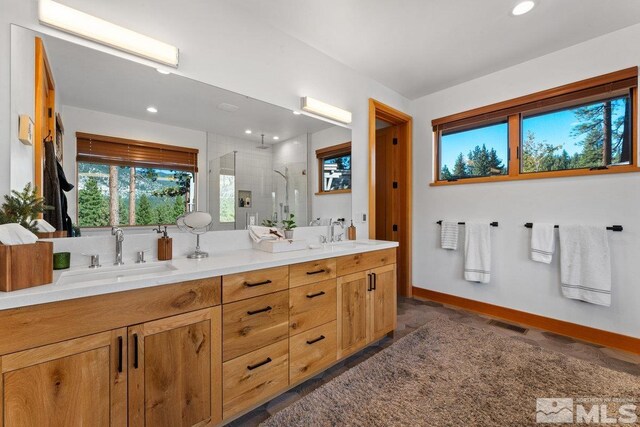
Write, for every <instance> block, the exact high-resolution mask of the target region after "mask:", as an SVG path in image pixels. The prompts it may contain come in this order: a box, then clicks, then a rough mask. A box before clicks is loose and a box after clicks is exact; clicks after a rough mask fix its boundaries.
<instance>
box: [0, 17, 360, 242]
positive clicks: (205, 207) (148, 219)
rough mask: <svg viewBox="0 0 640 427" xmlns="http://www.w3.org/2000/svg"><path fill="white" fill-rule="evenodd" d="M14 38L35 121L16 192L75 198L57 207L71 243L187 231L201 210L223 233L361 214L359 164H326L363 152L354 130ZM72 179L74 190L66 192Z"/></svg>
mask: <svg viewBox="0 0 640 427" xmlns="http://www.w3.org/2000/svg"><path fill="white" fill-rule="evenodd" d="M11 32H12V34H11V38H12V49H11V76H12V79H11V106H12V109H11V111H12V114H14V115H15V117H16V120H12V122H15V126H16V132H15V133H13V135H18V129H17V126H18V120H17V118H18V116H20V115H21V116H24V115H25V114H26V115H27V116H28V118H30V119H31V120H32V121H33V123H34V138H33V145H22V146H20V147H19V148H20V150H18V151H19V152H16V153H13V152H12V153H11V155H12V163H13V162H16V164H19V165H20V167H19V168H18V169H19V171H20V172H19V177H18V179H16V181H15V182H16V185H13V181H12V185H13V186H14V187H16V188H15V189H18V190H21V189H22V187H23V186H24V184H26V183H27V182H33V183H34V184H35V185H37V186H38V188H39V192H41V194H43V195H45V196H47V197H49V196H50V195H51V194H60V195H62V196H63V197H61V200H60V202H59V203H51V201H50V200H47V203H48V204H51V205H53V206H54V207H55V209H54V210H53V211H52V212H48V213H45V219H47V220H49V219H50V221H49V222H54V223H57V224H62V228H60V226H56V229H57V232H59V233H58V235H60V236H62V235H65V236H66V235H71V233H70V232H67V230H68V228H71V226H70V225H67V224H68V223H69V224H71V223H72V224H73V225H74V226H79V227H80V229H81V231H82V233H84V234H91V233H96V232H101V231H102V230H106V227H109V226H111V225H117V226H120V227H122V226H145V225H156V224H159V223H160V224H175V223H176V219H178V218H179V217H181V216H182V215H184V214H185V213H187V212H190V211H195V210H198V211H202V212H207V213H208V214H209V215H210V216H211V227H210V229H211V230H214V231H215V230H234V229H245V228H247V226H249V225H251V224H262V223H263V222H264V221H265V220H266V221H275V222H280V221H282V219H286V218H289V216H290V215H292V214H293V215H294V217H295V219H296V221H297V223H298V225H299V226H304V225H309V224H310V223H311V222H312V221H314V220H316V219H317V218H321V219H322V220H324V221H325V223H326V221H328V219H329V218H334V219H335V218H346V219H349V218H351V195H350V190H348V188H347V187H346V185H347V184H346V183H347V181H349V184H350V178H351V171H350V168H351V163H350V161H349V162H348V163H345V162H344V160H343V159H341V160H340V162H339V163H338V162H336V161H335V160H332V159H327V160H328V161H329V163H331V162H334V166H331V165H329V163H326V164H323V163H321V162H319V161H318V157H317V153H318V152H323V150H324V151H327V150H330V148H331V147H337V146H343V147H344V146H346V145H347V144H350V141H351V131H350V129H347V128H344V127H341V126H337V125H335V124H333V123H329V122H326V121H323V120H320V119H317V118H315V117H311V116H309V115H306V114H300V112H298V111H295V112H294V111H291V110H288V109H285V108H281V107H277V106H275V105H272V104H268V103H265V102H262V101H259V100H256V99H253V98H250V97H247V96H244V95H240V94H237V93H234V92H230V91H228V90H225V89H221V88H218V87H214V86H211V85H208V84H205V83H202V82H198V81H195V80H191V79H189V78H186V77H182V76H178V75H176V74H173V73H170V72H167V71H166V69H163V68H160V69H155V68H152V67H149V66H146V65H143V64H140V63H137V62H133V61H130V60H128V59H124V58H121V57H118V56H114V55H111V54H108V53H105V52H102V51H99V50H95V49H91V48H88V47H85V46H81V45H78V44H75V43H71V42H68V41H66V40H62V39H58V38H55V37H52V36H50V35H46V34H40V33H36V32H34V31H31V30H28V29H25V28H22V27H19V26H16V25H12V28H11ZM34 64H35V68H34ZM34 80H36V81H37V84H36V85H35V86H34V83H33V82H34ZM24 120H26V118H25V119H24ZM343 151H344V150H343ZM341 155H343V157H344V155H346V152H345V153H342V152H341ZM349 159H350V157H349ZM56 162H59V163H60V165H61V168H60V170H56V164H55V163H56ZM327 168H328V169H327ZM338 169H340V170H338ZM54 175H55V177H54ZM325 175H326V176H327V178H325ZM338 175H339V176H338ZM347 176H348V179H347ZM54 178H57V182H54V181H56V180H55V179H54ZM63 178H64V179H66V181H68V183H69V184H70V186H73V189H69V187H70V186H66V187H63V188H62V191H61V190H60V189H59V188H60V187H61V183H62V180H63ZM327 182H329V183H330V186H329V188H330V189H331V191H327V187H326V185H325V184H326V183H327ZM52 187H53V188H52ZM65 199H66V200H65ZM65 212H66V214H67V215H68V219H67V220H66V221H65V220H64V219H65V218H67V217H66V216H65ZM58 217H61V218H62V220H60V218H58ZM316 223H317V221H316Z"/></svg>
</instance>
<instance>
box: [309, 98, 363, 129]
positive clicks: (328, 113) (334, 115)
mask: <svg viewBox="0 0 640 427" xmlns="http://www.w3.org/2000/svg"><path fill="white" fill-rule="evenodd" d="M302 109H303V110H304V111H308V112H309V113H313V114H317V115H319V116H323V117H327V118H329V119H333V120H337V121H339V122H342V123H351V112H350V111H347V110H343V109H342V108H338V107H334V106H333V105H330V104H326V103H324V102H322V101H318V100H317V99H313V98H310V97H308V96H305V97H303V98H302Z"/></svg>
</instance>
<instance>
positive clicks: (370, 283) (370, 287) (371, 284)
mask: <svg viewBox="0 0 640 427" xmlns="http://www.w3.org/2000/svg"><path fill="white" fill-rule="evenodd" d="M367 277H368V278H369V286H367V292H371V290H372V289H373V276H372V275H371V273H369V274H367Z"/></svg>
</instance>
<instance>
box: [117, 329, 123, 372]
mask: <svg viewBox="0 0 640 427" xmlns="http://www.w3.org/2000/svg"><path fill="white" fill-rule="evenodd" d="M118 372H122V337H118Z"/></svg>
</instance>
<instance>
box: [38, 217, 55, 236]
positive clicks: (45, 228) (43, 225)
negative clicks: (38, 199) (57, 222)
mask: <svg viewBox="0 0 640 427" xmlns="http://www.w3.org/2000/svg"><path fill="white" fill-rule="evenodd" d="M36 227H37V228H38V231H39V232H41V233H53V232H54V231H56V228H55V227H54V226H53V225H51V224H49V223H48V222H47V221H45V220H44V219H41V218H40V219H36Z"/></svg>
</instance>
